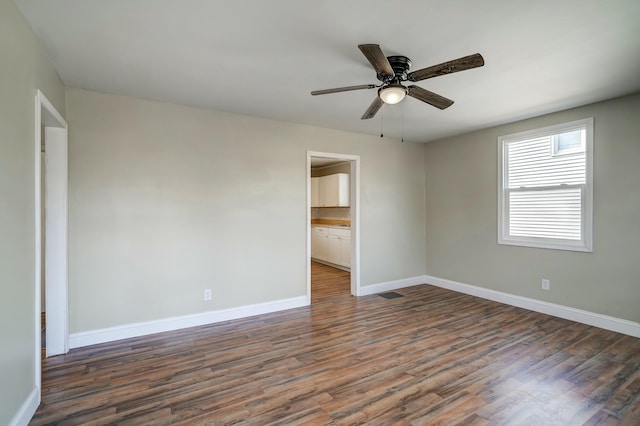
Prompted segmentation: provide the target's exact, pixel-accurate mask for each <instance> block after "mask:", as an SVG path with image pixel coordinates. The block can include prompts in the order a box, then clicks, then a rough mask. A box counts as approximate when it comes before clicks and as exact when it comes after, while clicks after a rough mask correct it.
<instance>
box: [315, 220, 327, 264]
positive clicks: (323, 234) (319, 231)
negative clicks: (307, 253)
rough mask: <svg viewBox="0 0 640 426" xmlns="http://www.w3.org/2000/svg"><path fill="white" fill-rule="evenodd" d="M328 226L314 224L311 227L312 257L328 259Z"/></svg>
mask: <svg viewBox="0 0 640 426" xmlns="http://www.w3.org/2000/svg"><path fill="white" fill-rule="evenodd" d="M327 230H328V228H322V227H320V226H313V227H312V228H311V257H313V258H314V259H321V260H324V259H326V258H327V257H328V256H327V250H328V245H329V240H328V239H327Z"/></svg>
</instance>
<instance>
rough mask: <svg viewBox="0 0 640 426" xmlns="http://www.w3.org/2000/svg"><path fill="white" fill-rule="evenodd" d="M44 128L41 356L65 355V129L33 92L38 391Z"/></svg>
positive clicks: (38, 372)
mask: <svg viewBox="0 0 640 426" xmlns="http://www.w3.org/2000/svg"><path fill="white" fill-rule="evenodd" d="M43 126H44V138H45V154H46V155H45V156H46V161H47V167H46V171H45V174H46V177H45V212H46V218H45V223H46V226H45V233H46V238H45V241H46V244H45V258H46V259H47V262H46V264H45V268H46V271H45V276H46V282H45V293H46V302H45V303H46V305H47V306H46V315H47V327H46V337H47V345H46V346H47V349H46V351H47V356H51V355H58V354H62V353H67V352H68V351H69V331H68V306H67V277H68V248H67V247H68V241H67V235H68V222H67V221H68V219H67V217H68V214H67V209H68V202H67V191H68V189H67V188H68V180H67V176H68V171H67V168H68V165H67V150H68V130H67V122H66V121H65V120H64V118H62V116H61V115H60V113H59V112H58V111H57V110H56V108H55V107H54V106H53V104H51V102H49V100H48V99H47V97H46V96H45V95H44V94H43V93H42V92H41V91H40V90H38V91H37V92H36V102H35V157H34V158H35V194H34V195H35V303H34V310H35V342H36V344H35V359H36V365H35V371H36V374H35V381H36V383H35V385H36V387H37V388H38V389H41V380H42V371H41V343H42V342H41V339H40V312H41V311H42V307H41V306H40V305H41V302H40V300H41V299H40V297H41V291H40V286H41V279H42V276H41V269H40V268H41V265H42V251H41V249H42V215H41V209H42V208H43V206H42V203H41V196H42V195H41V191H42V188H41V177H42V176H41V170H42V169H41V166H42V165H41V143H42V127H43Z"/></svg>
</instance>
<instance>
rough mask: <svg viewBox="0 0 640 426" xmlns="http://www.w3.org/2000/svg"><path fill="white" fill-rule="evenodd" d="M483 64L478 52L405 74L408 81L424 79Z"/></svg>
mask: <svg viewBox="0 0 640 426" xmlns="http://www.w3.org/2000/svg"><path fill="white" fill-rule="evenodd" d="M483 65H484V58H483V57H482V55H481V54H479V53H474V54H473V55H469V56H465V57H463V58H458V59H454V60H453V61H449V62H443V63H441V64H439V65H433V66H431V67H427V68H422V69H419V70H416V71H414V72H411V73H409V75H407V79H408V80H410V81H420V80H426V79H427V78H432V77H437V76H439V75H445V74H451V73H454V72H459V71H464V70H469V69H472V68H477V67H481V66H483Z"/></svg>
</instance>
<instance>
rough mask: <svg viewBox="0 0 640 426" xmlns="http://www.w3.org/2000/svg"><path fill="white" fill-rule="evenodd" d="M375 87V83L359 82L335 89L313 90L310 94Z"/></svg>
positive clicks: (325, 93)
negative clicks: (358, 83)
mask: <svg viewBox="0 0 640 426" xmlns="http://www.w3.org/2000/svg"><path fill="white" fill-rule="evenodd" d="M374 87H376V85H375V84H361V85H359V86H346V87H337V88H335V89H325V90H314V91H313V92H311V94H312V95H314V96H315V95H327V94H329V93H338V92H348V91H350V90H361V89H373V88H374Z"/></svg>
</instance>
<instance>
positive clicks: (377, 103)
mask: <svg viewBox="0 0 640 426" xmlns="http://www.w3.org/2000/svg"><path fill="white" fill-rule="evenodd" d="M383 103H384V102H382V99H380V97H379V96H376V98H375V99H374V100H373V102H371V105H369V108H367V110H366V111H365V112H364V114H363V115H362V117H361V120H368V119H370V118H373V116H374V115H376V113H377V112H378V110H379V109H380V107H381V106H382V104H383Z"/></svg>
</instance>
